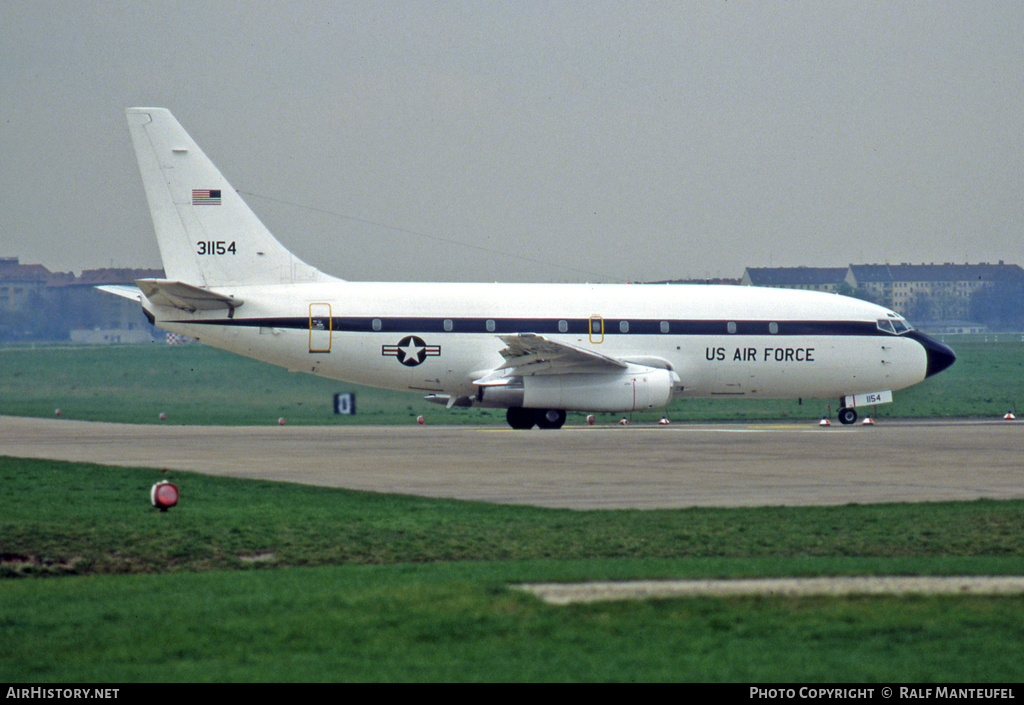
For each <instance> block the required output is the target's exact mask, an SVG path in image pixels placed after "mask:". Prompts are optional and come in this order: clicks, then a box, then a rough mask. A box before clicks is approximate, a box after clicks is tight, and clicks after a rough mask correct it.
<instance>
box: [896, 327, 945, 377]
mask: <svg viewBox="0 0 1024 705" xmlns="http://www.w3.org/2000/svg"><path fill="white" fill-rule="evenodd" d="M908 335H909V336H910V337H911V338H913V339H914V340H916V341H917V342H919V343H921V345H922V346H923V347H924V351H925V353H926V354H927V355H928V369H927V371H926V372H925V376H926V377H931V376H932V375H937V374H939V373H940V372H942V371H943V370H944V369H946V368H947V367H949V366H950V365H952V364H953V363H954V362H956V353H955V352H953V348H951V347H949V346H948V345H946V344H945V343H940V342H939V341H937V340H936V339H935V338H932V337H930V336H927V335H925V334H924V333H920V332H918V331H916V330H915V331H912V332H910V333H908Z"/></svg>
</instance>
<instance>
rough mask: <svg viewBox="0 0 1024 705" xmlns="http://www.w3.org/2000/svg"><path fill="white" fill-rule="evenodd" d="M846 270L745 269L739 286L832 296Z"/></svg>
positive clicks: (817, 268) (808, 268)
mask: <svg viewBox="0 0 1024 705" xmlns="http://www.w3.org/2000/svg"><path fill="white" fill-rule="evenodd" d="M847 270H848V268H847V267H747V268H746V269H745V270H743V278H742V279H740V284H742V285H744V286H767V287H772V288H780V289H805V290H807V291H826V292H829V293H833V294H834V293H836V292H837V291H839V289H840V288H841V287H842V284H843V282H844V281H845V279H846V274H847Z"/></svg>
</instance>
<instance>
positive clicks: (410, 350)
mask: <svg viewBox="0 0 1024 705" xmlns="http://www.w3.org/2000/svg"><path fill="white" fill-rule="evenodd" d="M380 354H381V355H384V356H385V357H397V358H398V361H399V362H401V363H402V364H403V365H405V366H406V367H416V365H419V364H422V363H423V361H424V360H426V359H427V358H428V357H440V355H441V346H440V345H427V344H426V343H425V342H423V338H420V337H419V336H416V335H407V336H405V337H404V338H402V339H401V340H399V341H398V345H382V346H381V350H380Z"/></svg>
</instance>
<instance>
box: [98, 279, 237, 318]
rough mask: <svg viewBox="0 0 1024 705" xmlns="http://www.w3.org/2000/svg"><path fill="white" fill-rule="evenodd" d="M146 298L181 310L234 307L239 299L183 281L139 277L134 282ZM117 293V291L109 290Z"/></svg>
mask: <svg viewBox="0 0 1024 705" xmlns="http://www.w3.org/2000/svg"><path fill="white" fill-rule="evenodd" d="M135 283H136V284H138V285H139V289H140V290H141V291H142V293H143V294H144V295H145V297H146V298H147V299H149V300H150V301H152V302H153V303H154V304H156V305H157V306H172V307H174V308H180V309H182V310H183V311H214V310H217V309H224V308H226V309H236V308H238V307H239V306H241V305H242V300H241V299H236V298H235V297H234V296H228V295H226V294H220V293H217V292H216V291H210V290H209V289H203V288H201V287H198V286H193V285H191V284H186V283H185V282H178V281H170V280H167V279H139V280H138V281H136V282H135ZM111 293H117V292H111Z"/></svg>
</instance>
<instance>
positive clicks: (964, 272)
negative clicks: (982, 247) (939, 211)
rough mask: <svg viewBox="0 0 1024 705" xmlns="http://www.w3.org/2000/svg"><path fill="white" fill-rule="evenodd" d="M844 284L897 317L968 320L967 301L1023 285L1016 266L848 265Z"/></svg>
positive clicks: (999, 264)
mask: <svg viewBox="0 0 1024 705" xmlns="http://www.w3.org/2000/svg"><path fill="white" fill-rule="evenodd" d="M849 270H850V273H849V276H848V278H847V283H849V284H850V286H851V287H853V288H854V289H860V290H861V291H863V292H865V293H866V294H867V295H868V297H869V298H870V299H871V300H872V301H876V302H878V303H879V304H881V305H882V306H886V307H887V308H891V309H892V310H893V311H896V312H897V313H899V314H902V315H904V316H909V317H912V318H913V317H917V318H921V317H922V313H924V312H926V311H927V312H930V313H931V317H932V318H937V319H968V318H970V308H971V297H972V296H974V294H976V293H978V292H980V291H981V290H983V289H985V288H987V287H992V286H994V285H996V284H1024V270H1022V269H1021V268H1020V266H1018V265H1016V264H1006V263H1004V262H1002V261H1000V262H999V263H998V264H988V263H980V264H949V263H947V264H851V265H850V268H849Z"/></svg>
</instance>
